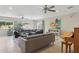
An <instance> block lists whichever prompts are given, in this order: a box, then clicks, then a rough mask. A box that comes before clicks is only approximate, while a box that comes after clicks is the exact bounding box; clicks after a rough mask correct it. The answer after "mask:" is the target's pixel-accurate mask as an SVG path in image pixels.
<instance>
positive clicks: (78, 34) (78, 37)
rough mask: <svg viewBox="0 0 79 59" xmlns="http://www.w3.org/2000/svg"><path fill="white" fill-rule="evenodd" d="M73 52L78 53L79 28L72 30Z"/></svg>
mask: <svg viewBox="0 0 79 59" xmlns="http://www.w3.org/2000/svg"><path fill="white" fill-rule="evenodd" d="M74 52H75V53H79V27H76V28H74Z"/></svg>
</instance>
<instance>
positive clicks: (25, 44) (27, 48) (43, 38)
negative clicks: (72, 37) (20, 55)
mask: <svg viewBox="0 0 79 59" xmlns="http://www.w3.org/2000/svg"><path fill="white" fill-rule="evenodd" d="M16 41H17V40H16ZM54 41H55V35H54V34H53V33H47V34H37V35H31V36H28V37H25V38H24V40H22V39H20V42H19V43H18V45H19V47H20V48H21V50H22V52H25V53H26V52H27V53H29V52H35V51H36V50H39V49H40V48H43V47H45V46H47V45H49V44H51V43H54Z"/></svg>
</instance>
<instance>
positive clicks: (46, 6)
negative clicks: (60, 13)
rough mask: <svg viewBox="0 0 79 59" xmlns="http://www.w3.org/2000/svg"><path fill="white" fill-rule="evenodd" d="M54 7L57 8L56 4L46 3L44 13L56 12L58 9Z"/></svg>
mask: <svg viewBox="0 0 79 59" xmlns="http://www.w3.org/2000/svg"><path fill="white" fill-rule="evenodd" d="M53 8H55V6H50V7H48V5H45V6H44V13H47V11H50V12H56V10H54V9H53Z"/></svg>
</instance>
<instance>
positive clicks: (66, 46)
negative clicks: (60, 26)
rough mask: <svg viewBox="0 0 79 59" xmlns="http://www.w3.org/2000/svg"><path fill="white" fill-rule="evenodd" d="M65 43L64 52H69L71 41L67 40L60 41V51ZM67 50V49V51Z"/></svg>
mask: <svg viewBox="0 0 79 59" xmlns="http://www.w3.org/2000/svg"><path fill="white" fill-rule="evenodd" d="M64 45H65V49H66V51H65V52H66V53H67V52H69V53H71V46H72V42H69V41H62V42H61V52H63V46H64ZM68 50H69V51H68Z"/></svg>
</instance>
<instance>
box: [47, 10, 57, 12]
mask: <svg viewBox="0 0 79 59" xmlns="http://www.w3.org/2000/svg"><path fill="white" fill-rule="evenodd" d="M48 11H52V12H56V10H48Z"/></svg>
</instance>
